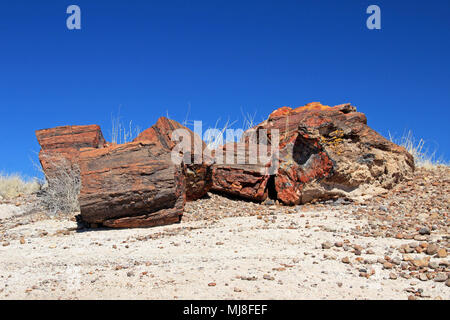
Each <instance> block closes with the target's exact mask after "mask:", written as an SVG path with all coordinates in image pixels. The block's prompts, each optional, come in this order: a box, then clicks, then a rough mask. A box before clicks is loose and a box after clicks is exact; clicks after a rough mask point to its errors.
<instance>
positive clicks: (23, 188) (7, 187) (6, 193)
mask: <svg viewBox="0 0 450 320" xmlns="http://www.w3.org/2000/svg"><path fill="white" fill-rule="evenodd" d="M40 189H41V185H40V183H39V182H38V181H37V179H25V178H23V177H22V176H20V175H19V174H11V175H4V174H0V198H3V199H14V198H17V197H19V196H22V195H30V194H33V193H36V192H38V191H39V190H40Z"/></svg>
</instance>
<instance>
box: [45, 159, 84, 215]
mask: <svg viewBox="0 0 450 320" xmlns="http://www.w3.org/2000/svg"><path fill="white" fill-rule="evenodd" d="M52 165H53V170H52V176H51V177H47V178H46V179H47V180H46V182H45V184H44V185H43V187H42V192H40V194H39V200H40V201H39V202H40V205H41V206H42V207H43V208H44V209H45V211H46V212H48V214H49V215H50V216H55V215H59V214H68V213H73V212H78V211H80V205H79V203H78V195H79V193H80V189H81V179H80V171H79V168H78V167H76V166H75V167H72V166H71V165H70V164H69V163H68V161H67V160H66V159H64V158H62V159H59V160H57V161H53V164H52Z"/></svg>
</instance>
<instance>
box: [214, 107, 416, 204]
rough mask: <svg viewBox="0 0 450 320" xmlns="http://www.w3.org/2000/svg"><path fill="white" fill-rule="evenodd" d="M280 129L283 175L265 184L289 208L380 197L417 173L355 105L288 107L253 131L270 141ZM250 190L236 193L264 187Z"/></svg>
mask: <svg viewBox="0 0 450 320" xmlns="http://www.w3.org/2000/svg"><path fill="white" fill-rule="evenodd" d="M275 129H276V130H278V133H279V155H278V156H277V159H278V162H279V166H278V171H277V172H276V174H275V175H274V176H273V183H272V182H271V180H270V179H269V178H267V177H260V180H261V181H267V183H266V187H267V188H268V190H269V191H270V190H271V189H272V190H273V191H272V194H273V195H274V197H275V198H276V199H278V200H279V201H281V202H282V203H284V204H288V205H294V204H299V203H305V202H310V201H315V200H318V199H327V198H333V197H338V196H344V197H357V196H364V195H368V194H369V195H370V194H373V193H378V192H381V191H385V190H386V189H390V188H392V187H393V186H394V185H395V184H397V183H398V182H400V181H401V180H402V179H405V178H408V177H409V176H410V175H411V174H412V172H413V170H414V160H413V157H412V156H411V155H410V154H409V153H408V152H407V151H406V150H405V149H404V148H402V147H400V146H398V145H396V144H394V143H392V142H390V141H388V140H387V139H385V138H384V137H382V136H381V135H380V134H378V133H377V132H375V131H374V130H372V129H371V128H370V127H369V126H367V119H366V116H365V115H364V114H362V113H360V112H357V111H356V108H355V107H354V106H351V105H350V104H343V105H338V106H335V107H329V106H324V105H321V104H320V103H310V104H307V105H306V106H303V107H299V108H296V109H292V108H289V107H283V108H280V109H277V110H275V111H274V112H273V113H272V114H271V115H270V116H269V118H268V119H267V120H266V121H264V122H262V123H261V124H259V125H257V126H256V127H254V128H252V129H251V131H252V132H254V133H256V135H262V134H264V135H267V141H269V142H270V141H271V140H272V139H271V135H272V133H273V132H274V131H273V130H275ZM216 179H220V181H218V182H216ZM246 179H247V178H246V177H245V176H244V175H242V174H241V171H240V169H239V168H237V169H236V170H235V169H233V168H232V167H230V168H229V173H228V181H230V183H231V181H232V183H231V184H234V185H242V184H246ZM222 181H227V175H226V174H225V173H223V174H220V175H214V186H216V185H221V184H223V183H222ZM247 186H248V187H250V188H252V189H253V190H252V191H250V190H248V189H244V188H242V189H243V190H245V191H243V192H240V191H239V190H238V189H237V188H234V189H233V190H234V191H235V192H234V193H235V194H237V195H240V196H242V197H248V195H249V194H261V193H262V191H261V190H260V189H261V186H262V184H258V185H255V186H253V187H252V186H251V185H250V184H247ZM260 199H261V200H262V199H264V197H262V198H260Z"/></svg>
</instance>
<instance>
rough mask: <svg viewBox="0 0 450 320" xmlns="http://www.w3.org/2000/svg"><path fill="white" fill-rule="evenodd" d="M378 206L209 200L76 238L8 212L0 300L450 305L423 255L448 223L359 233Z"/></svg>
mask: <svg viewBox="0 0 450 320" xmlns="http://www.w3.org/2000/svg"><path fill="white" fill-rule="evenodd" d="M445 174H447V173H445ZM444 195H445V193H444ZM389 200H390V201H391V202H392V197H391V198H389ZM377 201H384V198H383V197H381V198H379V199H378V200H376V201H375V202H372V203H363V204H358V203H350V202H345V201H344V202H343V201H341V200H339V201H337V202H328V204H318V205H311V206H297V207H282V206H277V205H260V204H254V203H247V202H244V201H236V200H231V199H227V198H223V197H219V196H217V195H212V196H211V198H210V199H204V200H200V201H197V202H194V203H190V204H188V205H187V208H186V214H185V217H184V219H183V221H182V223H180V224H176V225H171V226H165V227H156V228H150V229H132V230H106V229H105V230H102V229H95V230H86V229H81V230H79V229H77V224H76V222H75V221H74V219H73V218H72V219H69V218H65V219H49V218H47V217H45V216H42V215H40V216H39V215H36V214H34V215H31V214H30V215H26V214H25V215H19V216H17V215H15V216H12V215H11V214H7V213H5V211H6V209H5V208H12V206H9V207H6V206H2V207H1V208H2V210H3V211H4V212H3V213H2V215H1V216H0V219H1V220H0V234H1V236H0V299H408V297H410V299H411V298H412V297H414V298H415V299H450V287H449V285H450V284H449V281H447V283H446V282H445V279H440V280H438V279H439V278H442V276H443V275H445V276H448V274H449V259H448V257H443V256H441V257H439V256H438V255H436V254H435V253H433V254H427V253H426V252H421V249H420V248H421V246H422V247H426V245H425V243H426V244H427V245H428V246H429V245H431V244H438V245H439V247H440V248H441V249H442V248H447V247H448V236H449V233H448V218H447V215H446V213H445V214H444V215H439V214H438V216H437V217H436V216H435V218H436V219H437V220H438V221H441V223H440V225H439V226H438V227H435V228H432V229H433V230H432V231H431V232H430V234H429V235H428V234H427V235H422V234H420V233H417V235H415V236H414V238H413V239H411V237H409V238H410V239H405V238H408V237H407V236H406V235H405V236H404V237H398V238H396V237H393V236H389V235H388V236H386V235H384V234H383V235H382V234H380V233H379V230H372V231H371V234H370V235H367V234H364V230H367V228H368V226H369V225H370V226H373V225H374V221H373V220H372V218H373V215H367V214H364V215H363V214H361V212H362V211H361V210H363V211H364V210H368V209H370V208H371V205H372V206H375V205H376V206H377V208H378V206H379V204H378V202H377ZM441 202H442V201H441ZM446 205H448V204H446ZM386 206H388V207H389V205H388V204H386ZM416 206H417V204H416ZM438 209H439V208H438ZM439 210H440V209H439ZM212 211H214V212H215V213H219V212H220V214H216V215H213V214H205V213H208V212H212ZM375 211H376V210H375ZM384 211H385V210H384V208H381V209H380V210H378V211H377V212H380V214H381V216H383V215H382V213H383V212H384ZM435 213H436V212H435V211H433V212H432V213H430V214H435ZM418 214H423V213H422V212H418ZM369 218H370V219H369ZM380 219H381V218H380ZM380 219H378V220H376V221H378V222H380V223H379V224H380V226H382V227H383V226H385V223H384V222H382V220H380ZM408 221H412V220H411V219H409V220H408ZM419 223H420V222H419ZM433 223H439V222H435V221H434V220H433ZM386 229H387V230H388V231H389V229H392V228H381V229H380V230H384V231H386ZM417 229H418V228H416V229H415V230H417ZM376 232H378V233H376ZM406 233H407V232H405V234H406ZM415 239H416V240H415ZM405 247H408V248H409V249H408V250H409V251H408V252H409V253H408V254H405V253H404V252H403V253H402V250H404V248H405ZM402 248H403V249H402ZM413 249H414V250H413ZM411 250H413V251H412V252H410V251H411ZM414 258H420V259H428V260H427V262H428V263H429V265H428V267H423V268H420V269H419V268H415V267H414V266H413V267H411V266H410V265H411V262H410V261H409V260H411V259H414ZM417 261H419V260H417ZM431 262H433V263H434V264H431ZM408 263H409V265H408V267H407V268H405V265H406V264H408ZM411 268H412V269H411ZM433 269H435V270H433ZM411 270H412V271H411ZM416 271H417V272H416ZM437 274H439V276H437ZM423 275H429V276H428V278H426V277H424V276H423Z"/></svg>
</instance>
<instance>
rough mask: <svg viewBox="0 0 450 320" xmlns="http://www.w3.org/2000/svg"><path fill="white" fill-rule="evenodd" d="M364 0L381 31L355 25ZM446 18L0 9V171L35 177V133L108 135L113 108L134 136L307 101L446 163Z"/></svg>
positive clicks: (439, 5) (289, 7)
mask: <svg viewBox="0 0 450 320" xmlns="http://www.w3.org/2000/svg"><path fill="white" fill-rule="evenodd" d="M71 4H76V5H78V6H79V7H80V8H81V27H82V29H81V30H68V29H67V27H66V19H67V17H68V14H66V8H67V7H68V6H69V5H71ZM371 4H376V5H378V6H379V7H380V8H381V27H382V29H381V30H368V29H367V28H366V19H367V17H368V16H369V15H368V14H366V8H367V7H368V6H369V5H371ZM449 17H450V2H449V1H447V0H442V1H437V0H430V1H401V0H398V1H392V0H391V1H379V0H373V1H372V0H371V1H357V0H341V1H337V0H336V1H325V0H315V1H312V0H310V1H300V0H297V1H283V0H280V1H264V0H258V1H252V0H240V1H234V0H227V1H218V0H209V1H195V0H190V1H171V0H165V1H151V0H149V1H144V0H142V1H137V0H128V1H119V0H117V1H111V0H109V1H102V0H95V1H92V0H89V1H84V0H71V1H70V2H68V1H63V0H55V1H50V0H41V1H31V0H29V1H23V0H14V1H13V0H2V1H1V2H0V40H1V50H0V135H1V136H2V139H1V140H0V150H1V151H0V172H1V171H3V172H10V173H12V172H19V173H23V174H25V175H29V176H33V175H36V174H37V172H36V170H35V168H34V167H33V162H32V160H33V161H35V162H37V155H36V154H37V152H38V151H39V145H38V143H37V141H36V137H35V135H34V131H35V130H37V129H43V128H49V127H54V126H60V125H69V124H77V125H81V124H99V125H101V127H102V129H103V133H104V135H105V137H106V138H107V139H108V138H109V137H110V129H111V115H112V114H115V115H117V114H118V111H119V108H120V115H121V116H122V120H123V122H124V123H127V122H129V121H130V120H132V121H133V123H134V124H136V125H138V126H140V127H141V128H143V129H145V128H147V127H149V126H151V125H152V124H153V123H154V122H155V121H156V120H157V118H158V117H159V116H162V115H166V114H167V113H168V114H169V116H170V117H171V118H173V119H175V120H179V121H183V120H184V119H185V118H186V115H187V114H188V109H189V108H188V106H189V105H190V109H189V114H188V118H189V119H191V120H202V121H203V123H204V126H214V125H215V123H216V120H217V119H218V118H220V119H222V123H224V122H225V121H226V120H227V119H230V120H231V121H234V120H237V121H238V122H237V124H240V123H241V121H242V111H243V112H244V113H249V114H252V115H253V114H255V113H256V117H255V120H256V121H258V122H259V121H260V120H262V119H263V118H266V117H267V115H268V114H269V113H270V112H271V111H272V110H273V109H274V108H275V107H279V106H283V105H288V106H300V105H304V104H305V103H308V102H311V101H320V102H322V103H323V104H327V105H335V104H340V103H344V102H351V103H352V104H353V105H355V106H357V108H358V110H359V111H361V112H364V113H365V114H366V115H367V117H368V122H369V125H370V126H371V127H373V128H374V129H375V130H377V131H379V132H380V133H381V134H383V135H387V134H388V132H389V131H390V132H391V133H393V134H395V135H397V136H401V135H402V134H403V132H404V131H405V130H412V131H413V132H414V135H415V136H416V137H418V138H423V139H425V140H426V141H427V142H428V145H429V147H430V148H431V149H435V148H437V149H438V151H437V152H438V154H440V155H444V158H445V159H446V160H448V159H449V155H450V139H449V134H448V122H449V115H450V111H449V107H450V106H449V101H450V90H449V89H450V87H449V86H450V59H449V52H450V43H449V39H450V19H449Z"/></svg>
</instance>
